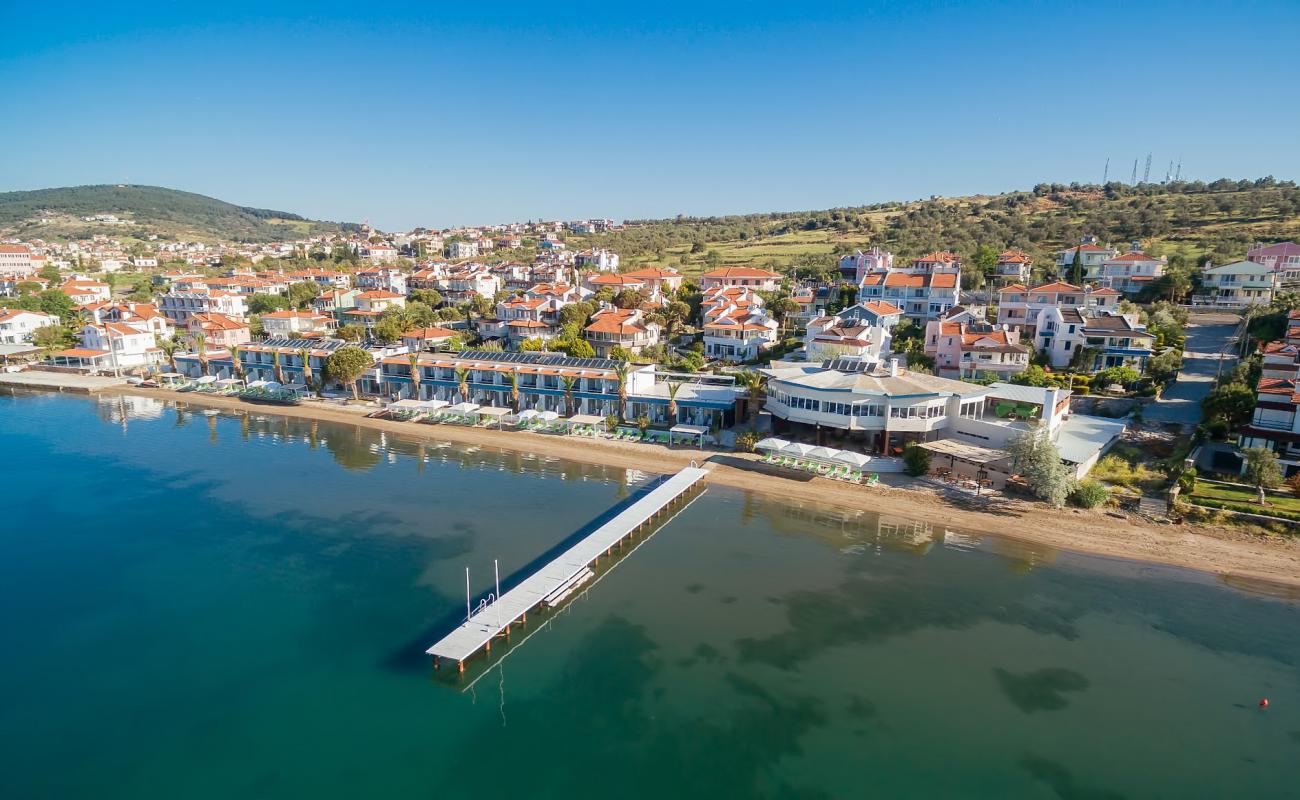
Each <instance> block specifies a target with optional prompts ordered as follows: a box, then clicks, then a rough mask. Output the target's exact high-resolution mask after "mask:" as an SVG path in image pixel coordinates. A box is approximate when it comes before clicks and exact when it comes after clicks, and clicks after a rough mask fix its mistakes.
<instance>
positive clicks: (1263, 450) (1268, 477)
mask: <svg viewBox="0 0 1300 800" xmlns="http://www.w3.org/2000/svg"><path fill="white" fill-rule="evenodd" d="M1241 454H1242V455H1243V456H1245V457H1246V471H1245V472H1244V473H1243V475H1244V476H1245V478H1246V482H1247V483H1249V484H1250V485H1251V486H1254V487H1255V491H1257V492H1259V504H1260V505H1261V506H1265V505H1268V496H1267V494H1266V490H1268V489H1273V488H1275V487H1277V485H1278V484H1280V483H1282V468H1281V466H1280V465H1279V464H1278V463H1277V454H1276V453H1274V452H1273V451H1272V450H1270V449H1269V448H1267V447H1247V448H1246V449H1244V450H1242V451H1241Z"/></svg>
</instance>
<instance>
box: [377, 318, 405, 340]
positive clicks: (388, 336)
mask: <svg viewBox="0 0 1300 800" xmlns="http://www.w3.org/2000/svg"><path fill="white" fill-rule="evenodd" d="M406 330H407V328H406V320H405V319H403V317H402V315H400V314H394V315H393V316H391V317H386V318H384V319H381V320H379V322H377V323H375V327H374V329H373V330H372V331H371V333H373V334H374V337H375V338H376V339H378V340H379V341H381V342H386V343H389V344H391V343H393V342H397V341H400V340H401V338H402V334H403V333H406Z"/></svg>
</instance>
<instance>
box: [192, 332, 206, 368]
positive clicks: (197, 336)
mask: <svg viewBox="0 0 1300 800" xmlns="http://www.w3.org/2000/svg"><path fill="white" fill-rule="evenodd" d="M194 350H195V352H197V353H198V354H199V371H200V372H202V373H203V374H204V375H207V374H208V337H207V334H205V333H204V332H203V331H196V332H195V333H194Z"/></svg>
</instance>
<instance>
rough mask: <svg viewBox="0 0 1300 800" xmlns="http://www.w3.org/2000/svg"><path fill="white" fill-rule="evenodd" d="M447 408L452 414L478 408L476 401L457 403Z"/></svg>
mask: <svg viewBox="0 0 1300 800" xmlns="http://www.w3.org/2000/svg"><path fill="white" fill-rule="evenodd" d="M447 410H448V411H450V412H451V413H453V414H468V413H470V412H472V411H477V410H478V403H457V404H456V405H454V406H452V407H451V408H449V409H447Z"/></svg>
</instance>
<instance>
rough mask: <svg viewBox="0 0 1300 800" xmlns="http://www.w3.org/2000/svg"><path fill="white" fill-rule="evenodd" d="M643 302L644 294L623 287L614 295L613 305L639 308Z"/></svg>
mask: <svg viewBox="0 0 1300 800" xmlns="http://www.w3.org/2000/svg"><path fill="white" fill-rule="evenodd" d="M644 302H645V295H643V294H641V292H639V291H637V290H636V289H623V290H622V291H620V292H619V293H618V294H616V295H614V305H615V306H617V307H618V308H639V307H640V306H641V304H642V303H644Z"/></svg>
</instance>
